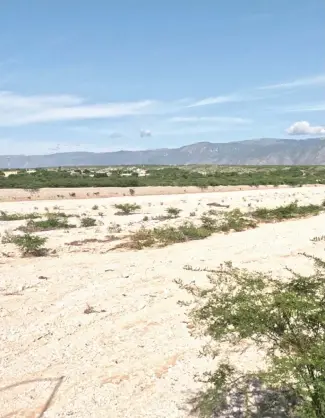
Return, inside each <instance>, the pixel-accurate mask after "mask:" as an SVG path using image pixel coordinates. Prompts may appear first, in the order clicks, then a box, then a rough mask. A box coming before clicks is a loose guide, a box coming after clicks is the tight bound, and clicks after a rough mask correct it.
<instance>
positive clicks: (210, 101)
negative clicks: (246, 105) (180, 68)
mask: <svg viewBox="0 0 325 418" xmlns="http://www.w3.org/2000/svg"><path fill="white" fill-rule="evenodd" d="M244 100H245V99H244V98H243V97H242V96H239V95H237V94H230V95H228V96H215V97H207V98H205V99H202V100H198V101H196V102H194V103H192V104H190V105H188V107H199V106H209V105H214V104H222V103H234V102H242V101H244Z"/></svg>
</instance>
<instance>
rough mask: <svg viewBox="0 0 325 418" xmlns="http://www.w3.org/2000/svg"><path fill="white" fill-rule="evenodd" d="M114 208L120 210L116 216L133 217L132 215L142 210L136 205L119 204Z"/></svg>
mask: <svg viewBox="0 0 325 418" xmlns="http://www.w3.org/2000/svg"><path fill="white" fill-rule="evenodd" d="M114 207H115V209H117V210H118V212H116V214H115V215H131V213H134V212H135V211H137V210H139V209H141V206H140V205H137V204H136V203H118V204H116V205H114Z"/></svg>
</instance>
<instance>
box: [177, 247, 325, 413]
mask: <svg viewBox="0 0 325 418" xmlns="http://www.w3.org/2000/svg"><path fill="white" fill-rule="evenodd" d="M306 257H308V258H311V259H312V260H313V261H314V265H315V270H314V273H312V274H311V275H307V276H304V275H301V274H297V273H294V272H292V271H291V278H290V279H288V280H283V278H281V277H280V278H277V277H272V276H271V275H269V274H265V273H260V272H252V271H248V270H246V269H240V268H235V267H233V266H232V264H231V263H225V264H224V265H222V266H220V267H219V268H217V269H215V270H208V269H203V270H205V271H207V272H208V279H209V286H207V287H200V286H198V285H197V284H195V283H194V284H190V285H187V284H184V283H183V282H182V281H177V283H178V284H179V285H180V287H181V288H182V289H185V290H187V291H188V292H189V293H190V294H191V295H192V297H193V300H192V302H190V304H189V303H186V305H188V306H190V308H191V309H190V312H189V318H190V326H191V329H193V333H194V335H199V336H200V337H207V340H208V341H211V343H208V345H207V347H206V348H205V349H204V350H203V351H202V353H204V354H205V355H208V356H212V357H214V356H216V355H218V351H217V350H218V348H219V347H220V346H225V347H227V351H228V353H232V352H233V351H237V350H238V347H242V348H243V352H244V350H245V349H247V348H249V347H253V346H255V348H256V350H259V352H260V353H264V354H265V364H266V365H265V369H264V370H256V369H255V370H253V371H248V372H243V368H241V367H240V360H239V361H237V363H234V362H230V361H229V360H228V361H227V360H221V361H220V362H219V363H218V366H217V368H216V370H215V371H212V372H210V373H207V374H206V375H205V377H204V378H203V379H202V380H204V381H206V382H207V383H208V386H207V389H206V390H204V391H202V392H200V393H199V394H198V395H197V396H196V397H195V399H193V402H192V404H193V406H194V410H195V411H196V412H199V413H200V415H201V416H202V417H211V416H224V412H225V411H229V409H232V407H234V406H237V408H239V407H241V408H242V414H241V415H240V416H243V417H244V416H245V417H253V416H254V417H262V416H263V417H264V416H265V417H266V416H267V417H271V416H272V417H282V416H283V417H299V418H324V417H325V384H324V368H325V350H324V345H325V304H324V300H325V287H324V282H325V262H324V261H322V260H320V259H318V258H316V257H310V256H307V255H306ZM186 269H190V270H192V268H191V267H189V266H186ZM229 357H230V356H227V358H229ZM256 389H258V393H256V392H257V390H256ZM234 399H237V401H238V402H239V401H240V404H236V405H231V402H232V401H233V400H234ZM229 402H230V404H229ZM262 407H263V409H262ZM227 416H230V415H227ZM231 416H232V415H231Z"/></svg>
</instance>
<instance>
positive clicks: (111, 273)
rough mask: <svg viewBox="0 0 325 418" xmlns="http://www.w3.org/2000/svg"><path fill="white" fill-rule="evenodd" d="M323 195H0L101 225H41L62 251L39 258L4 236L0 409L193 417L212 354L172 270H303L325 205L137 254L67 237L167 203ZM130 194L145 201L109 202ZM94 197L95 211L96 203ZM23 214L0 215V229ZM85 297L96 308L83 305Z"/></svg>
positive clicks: (323, 229) (236, 203)
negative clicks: (193, 324)
mask: <svg viewBox="0 0 325 418" xmlns="http://www.w3.org/2000/svg"><path fill="white" fill-rule="evenodd" d="M324 198H325V187H317V188H307V187H306V188H305V187H302V188H295V189H289V188H288V189H274V190H257V191H251V190H250V191H241V192H236V193H229V192H219V193H215V194H211V193H209V194H202V193H201V194H192V195H170V196H144V197H140V196H138V197H133V198H130V197H125V198H123V197H120V198H111V199H102V198H98V199H94V200H92V199H89V200H78V199H73V200H64V201H60V202H53V201H40V202H7V203H1V205H0V209H1V210H4V211H7V212H8V213H13V212H19V213H20V212H32V211H38V212H43V211H44V210H45V208H48V209H49V210H53V208H54V206H55V205H57V204H59V206H60V210H61V211H65V212H66V213H71V214H76V215H81V214H82V213H85V214H87V215H88V216H90V215H91V216H94V217H95V218H96V220H97V222H101V224H100V225H98V226H95V227H92V228H80V227H79V218H77V217H76V218H71V222H75V223H76V224H77V225H78V228H75V229H71V230H69V231H68V232H65V231H49V232H43V233H40V235H45V236H47V237H49V240H48V243H47V247H49V248H51V249H55V250H56V254H52V255H50V256H47V257H44V258H30V259H27V258H21V257H20V256H19V254H18V253H17V251H16V250H15V248H14V247H13V246H12V245H11V244H6V245H3V244H0V245H1V250H0V252H1V256H0V338H1V353H0V399H1V401H0V417H3V418H5V417H23V418H27V417H28V418H39V417H41V416H42V417H44V418H54V417H68V416H73V417H76V418H90V417H91V418H101V417H103V418H122V417H123V418H125V417H127V418H128V417H130V418H131V417H132V418H138V417H139V418H142V417H150V418H166V417H169V418H179V417H182V418H183V417H188V416H189V405H188V400H189V398H190V397H191V396H192V395H193V394H195V393H196V391H197V390H198V389H199V388H200V385H199V384H198V383H196V382H195V381H194V375H195V374H196V373H202V372H203V371H205V370H209V369H211V367H212V363H211V361H210V360H208V359H206V358H199V357H198V353H199V350H200V348H201V347H202V344H203V342H202V341H200V340H197V339H194V338H193V337H191V335H190V330H189V329H188V326H187V323H186V321H187V315H186V309H185V308H184V307H181V306H179V305H178V304H177V302H178V301H179V300H184V299H186V298H187V295H186V293H184V292H183V291H181V290H180V289H179V288H178V286H177V285H176V284H175V283H174V279H178V278H181V279H183V280H184V281H185V282H190V281H192V280H194V279H195V280H196V281H198V282H204V281H205V280H206V279H205V273H204V272H193V271H188V270H184V268H183V267H184V265H192V266H193V267H216V266H217V265H218V264H219V263H221V262H223V261H226V260H232V261H233V262H234V264H235V265H237V266H242V267H246V268H249V269H258V270H264V271H269V270H270V271H273V272H274V273H276V274H281V275H282V274H285V267H287V266H288V267H291V268H294V269H295V270H298V271H302V272H306V271H308V270H310V267H311V266H310V263H309V262H308V260H307V259H305V258H304V257H302V256H301V255H299V253H301V252H307V253H309V254H317V255H318V256H321V257H322V256H323V255H324V249H325V244H324V242H322V241H321V242H316V243H315V242H312V241H311V238H313V237H315V236H321V235H325V214H322V215H319V216H316V217H311V218H308V219H304V220H296V221H289V222H283V223H278V224H267V225H261V226H259V227H258V228H257V229H255V230H249V231H244V232H240V233H231V234H228V235H223V234H215V235H213V236H211V237H210V238H208V239H205V240H202V241H193V242H188V243H184V244H176V245H172V246H169V247H166V248H163V249H146V250H141V251H138V252H135V251H129V252H125V251H124V252H120V251H117V250H115V251H109V249H110V248H112V243H86V244H81V245H80V246H75V245H72V244H71V242H73V241H76V240H79V241H83V240H84V239H86V238H97V239H102V238H104V237H105V236H106V235H107V234H110V233H111V232H108V228H109V227H110V226H112V222H114V223H118V224H120V226H121V228H122V232H120V233H117V235H121V236H123V234H125V233H128V232H129V231H133V230H135V229H138V228H139V226H141V225H144V224H145V225H146V226H149V227H152V226H153V225H156V224H157V222H159V221H155V220H151V219H150V218H151V217H154V216H156V215H159V214H163V213H164V210H165V208H166V207H168V206H175V207H178V208H180V209H182V216H181V218H182V219H187V218H188V219H191V220H193V218H197V217H199V216H200V214H201V213H203V212H204V211H205V210H207V209H208V206H207V203H211V202H218V203H224V204H229V205H230V209H231V208H236V207H241V208H243V209H248V208H250V207H252V208H254V207H258V206H268V207H271V206H273V207H274V206H278V205H280V204H283V203H289V202H292V201H293V200H295V199H298V201H299V202H300V203H302V204H303V203H320V202H321V201H322V200H323V199H324ZM130 199H132V201H134V202H136V203H139V204H140V205H141V206H142V209H141V210H140V213H138V214H134V215H130V216H117V215H114V212H115V210H114V209H113V208H112V206H111V205H112V204H113V203H116V202H123V201H128V202H129V201H130ZM95 204H96V205H98V206H99V208H98V209H92V207H93V206H94V205H95ZM36 208H37V209H36ZM56 209H58V208H56ZM99 212H103V216H100V215H99V214H98V213H99ZM191 212H195V217H193V216H192V217H191V216H190V213H191ZM145 215H147V216H148V217H149V221H147V222H143V220H142V219H143V217H144V216H145ZM174 222H177V220H176V221H174ZM23 223H24V221H15V222H0V232H1V234H3V233H4V231H6V230H13V229H15V228H16V227H17V226H18V225H20V224H23ZM69 243H70V244H69ZM67 244H68V245H67ZM87 304H89V305H90V306H92V307H93V308H94V309H95V311H96V312H94V313H91V314H85V313H84V310H85V309H86V308H87ZM225 354H228V355H230V356H231V357H232V358H233V360H234V361H239V362H240V364H241V366H242V367H243V368H245V369H247V368H248V369H249V368H252V367H255V366H256V365H258V364H260V363H261V361H262V360H261V355H260V353H257V352H256V351H255V350H248V351H247V352H245V353H244V354H239V353H227V352H225ZM45 409H46V411H45V412H43V411H44V410H45Z"/></svg>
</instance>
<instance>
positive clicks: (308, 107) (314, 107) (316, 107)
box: [284, 102, 325, 112]
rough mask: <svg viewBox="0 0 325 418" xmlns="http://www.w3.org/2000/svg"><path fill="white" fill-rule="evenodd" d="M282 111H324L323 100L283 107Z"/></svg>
mask: <svg viewBox="0 0 325 418" xmlns="http://www.w3.org/2000/svg"><path fill="white" fill-rule="evenodd" d="M284 111H285V112H323V111H325V102H321V103H312V104H305V105H298V106H292V107H287V108H285V109H284Z"/></svg>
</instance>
